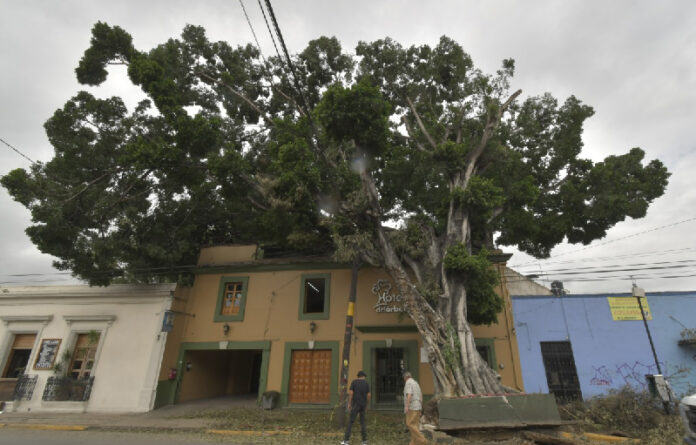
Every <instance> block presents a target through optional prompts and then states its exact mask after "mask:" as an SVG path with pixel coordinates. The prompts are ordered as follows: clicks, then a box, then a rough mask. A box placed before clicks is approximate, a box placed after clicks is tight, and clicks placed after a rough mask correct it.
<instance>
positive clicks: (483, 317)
mask: <svg viewBox="0 0 696 445" xmlns="http://www.w3.org/2000/svg"><path fill="white" fill-rule="evenodd" d="M444 266H445V269H446V270H447V271H448V272H449V273H450V274H452V275H454V276H456V277H457V278H459V279H461V280H462V281H463V282H464V286H465V288H466V294H467V296H466V297H467V298H466V305H467V320H469V322H471V323H474V324H488V325H490V324H492V323H495V322H496V321H497V317H498V313H499V312H500V311H501V310H502V309H503V305H504V302H503V299H502V297H501V296H500V295H498V294H497V293H496V291H495V289H496V286H498V284H499V283H500V282H499V280H498V273H497V272H496V270H495V268H494V267H493V265H492V264H491V262H490V261H489V260H488V251H487V250H486V249H481V250H480V251H479V252H478V253H477V254H476V255H470V254H469V251H468V249H467V248H466V246H464V245H463V244H461V243H459V244H455V245H453V246H451V247H450V248H449V249H447V252H446V254H445V258H444Z"/></svg>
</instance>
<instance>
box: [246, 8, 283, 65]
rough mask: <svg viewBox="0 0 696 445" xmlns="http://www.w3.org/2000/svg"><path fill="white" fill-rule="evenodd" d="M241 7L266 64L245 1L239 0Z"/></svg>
mask: <svg viewBox="0 0 696 445" xmlns="http://www.w3.org/2000/svg"><path fill="white" fill-rule="evenodd" d="M239 5H240V6H241V7H242V11H244V17H246V21H247V24H248V25H249V29H251V34H252V35H253V36H254V41H255V42H256V47H257V48H258V49H259V54H260V55H261V58H262V59H263V61H264V62H266V58H265V57H264V56H263V51H261V44H260V43H259V39H258V38H257V37H256V31H254V27H253V26H252V25H251V20H249V14H247V10H246V8H245V7H244V0H239ZM274 43H275V42H274Z"/></svg>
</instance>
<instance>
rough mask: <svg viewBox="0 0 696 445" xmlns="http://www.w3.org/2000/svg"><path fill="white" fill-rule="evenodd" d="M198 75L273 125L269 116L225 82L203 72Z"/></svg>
mask: <svg viewBox="0 0 696 445" xmlns="http://www.w3.org/2000/svg"><path fill="white" fill-rule="evenodd" d="M198 73H199V74H200V75H201V76H203V77H205V78H206V79H208V80H210V81H211V82H213V83H216V84H218V85H221V86H224V87H225V88H227V89H228V90H229V91H230V92H231V93H232V94H234V95H235V96H237V97H239V98H240V99H242V100H243V101H244V102H246V103H247V104H248V105H249V106H250V107H251V108H253V109H254V111H256V112H257V113H259V115H261V116H263V118H264V119H266V122H268V125H273V120H272V119H271V118H270V116H268V115H267V114H266V113H265V112H264V111H263V110H261V108H259V107H258V106H257V105H256V104H255V103H254V102H252V101H251V100H249V99H248V98H247V97H246V96H245V95H243V94H241V93H239V92H238V91H237V90H235V89H234V88H233V87H232V86H231V85H228V84H226V83H225V82H223V81H221V80H218V79H215V78H214V77H212V76H210V75H208V74H206V73H205V72H203V71H199V72H198Z"/></svg>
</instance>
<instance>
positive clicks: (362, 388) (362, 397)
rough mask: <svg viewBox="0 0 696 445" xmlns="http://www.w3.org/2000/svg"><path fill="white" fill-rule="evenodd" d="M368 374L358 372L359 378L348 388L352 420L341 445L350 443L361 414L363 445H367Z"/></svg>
mask: <svg viewBox="0 0 696 445" xmlns="http://www.w3.org/2000/svg"><path fill="white" fill-rule="evenodd" d="M365 377H367V374H365V372H363V371H359V372H358V378H357V379H355V380H353V381H352V382H351V383H350V388H348V391H349V392H348V411H350V419H349V420H348V426H347V427H346V434H345V435H344V436H343V440H342V441H341V445H348V444H349V443H350V430H351V429H352V428H353V422H355V418H356V417H357V416H358V414H360V433H361V434H362V445H367V428H366V427H365V412H366V411H367V406H368V405H369V404H370V384H369V383H367V381H366V380H365Z"/></svg>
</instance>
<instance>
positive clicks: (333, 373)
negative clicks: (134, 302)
mask: <svg viewBox="0 0 696 445" xmlns="http://www.w3.org/2000/svg"><path fill="white" fill-rule="evenodd" d="M506 258H507V256H504V255H501V256H500V260H501V261H500V262H498V263H496V266H495V267H496V268H497V269H498V271H499V273H500V278H501V285H500V287H499V289H498V291H499V292H500V294H501V295H502V296H503V298H504V300H505V308H504V310H503V311H502V312H501V313H500V314H499V316H498V322H497V324H493V325H491V326H474V327H473V330H474V334H475V337H476V341H477V345H478V348H479V351H480V352H481V354H482V355H483V357H484V358H485V359H486V360H487V361H488V363H489V364H490V366H491V367H493V368H494V369H495V370H496V371H497V372H498V373H499V374H500V375H501V378H502V381H503V383H504V384H505V385H507V386H510V387H513V388H517V389H519V390H522V389H523V388H522V377H521V372H520V362H519V354H518V350H517V340H516V337H515V333H514V323H513V319H512V310H511V304H510V298H509V295H508V293H507V288H506V285H505V281H504V278H505V277H504V274H503V271H504V270H505V265H504V260H505V259H506ZM350 278H351V268H350V266H349V265H345V264H337V263H332V262H329V261H327V260H326V258H324V259H317V258H303V257H292V258H287V257H286V258H261V255H260V254H259V250H258V249H257V246H255V245H250V246H246V245H245V246H217V247H210V248H205V249H203V250H202V251H201V254H200V258H199V261H198V267H197V269H196V274H195V279H194V282H193V284H192V286H190V287H182V286H179V287H178V288H177V291H176V293H175V296H174V302H173V304H172V309H173V313H174V322H173V325H172V329H171V332H169V333H168V334H167V343H166V347H165V352H164V357H163V361H162V366H161V372H160V376H159V381H158V387H157V398H156V405H155V406H156V407H157V406H162V405H166V404H174V403H180V402H186V401H190V400H195V399H202V398H209V397H217V396H232V395H239V396H245V395H246V396H247V397H256V398H257V399H260V398H261V395H262V394H263V393H264V392H266V391H272V390H273V391H278V392H279V393H280V405H281V406H286V407H317V408H321V407H325V408H331V407H334V406H335V405H336V404H337V403H338V391H339V373H340V362H341V356H342V353H343V338H344V334H345V322H346V312H347V310H348V294H349V290H350ZM400 299H401V297H400V296H399V295H398V292H397V291H396V290H395V288H394V287H392V284H391V282H390V279H389V276H388V274H387V273H386V272H385V271H384V270H382V269H378V268H367V267H366V268H362V269H360V273H359V276H358V285H357V298H356V303H355V310H354V322H353V324H354V328H353V339H352V344H351V347H350V368H349V378H350V379H352V378H354V377H355V375H356V374H357V372H358V371H359V370H361V369H363V370H365V372H366V373H367V379H368V382H369V383H370V386H371V390H372V404H373V408H384V409H390V408H391V409H393V408H400V407H401V406H402V401H401V391H402V388H403V381H402V379H401V373H402V371H403V370H409V371H411V373H412V374H413V375H414V377H415V378H416V379H417V380H418V381H419V382H420V384H421V387H422V389H423V393H424V394H425V395H426V397H427V396H429V395H432V394H433V392H434V387H433V380H432V373H431V370H430V365H429V364H428V363H427V360H426V357H425V354H424V352H423V351H421V347H422V342H421V339H420V335H419V334H418V332H417V330H416V328H415V326H414V324H413V322H412V321H411V319H410V318H409V317H408V315H406V314H405V313H403V312H401V305H400Z"/></svg>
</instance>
